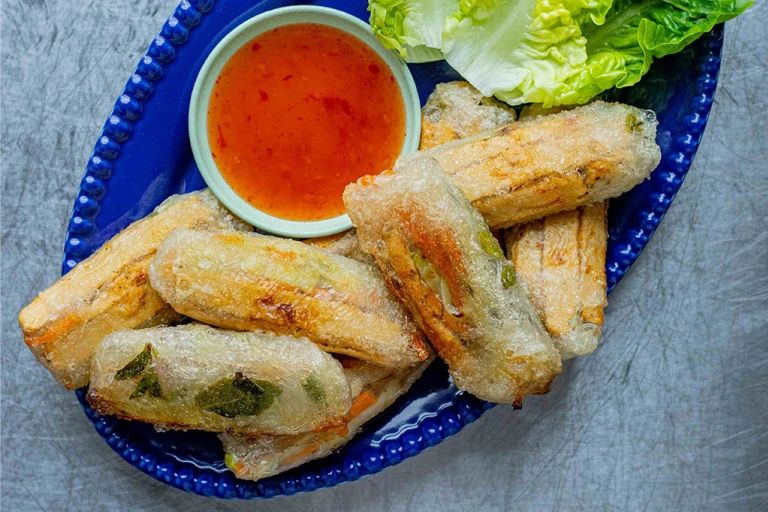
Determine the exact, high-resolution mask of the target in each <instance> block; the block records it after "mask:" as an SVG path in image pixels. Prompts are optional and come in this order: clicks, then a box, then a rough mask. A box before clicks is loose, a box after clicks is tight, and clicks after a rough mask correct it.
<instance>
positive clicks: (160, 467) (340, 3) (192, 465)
mask: <svg viewBox="0 0 768 512" xmlns="http://www.w3.org/2000/svg"><path fill="white" fill-rule="evenodd" d="M292 3H302V2H290V1H286V0H250V1H246V0H219V1H218V2H216V4H215V5H214V1H213V0H183V1H182V2H181V4H179V6H178V7H177V8H176V10H175V11H174V12H173V14H172V15H171V17H170V18H168V21H167V22H166V23H165V24H164V25H163V28H162V30H161V31H160V34H158V36H157V37H155V39H154V40H153V41H152V43H151V44H150V46H149V50H147V53H146V55H144V57H142V59H141V62H140V63H139V65H138V66H137V67H136V70H135V72H134V74H133V75H131V77H130V79H129V80H128V83H127V84H126V86H125V89H124V90H123V93H122V94H121V96H120V98H118V100H117V102H116V103H115V106H114V109H113V111H112V113H111V115H110V116H109V119H108V120H107V123H106V124H105V126H104V129H103V131H102V133H101V136H100V137H99V140H98V141H97V143H96V147H95V148H94V150H93V155H92V156H91V159H90V160H89V162H88V165H87V167H86V171H85V175H84V176H83V179H82V182H81V184H80V191H79V193H78V196H77V198H76V199H75V205H74V208H73V212H72V218H71V220H70V223H69V229H68V233H67V242H66V245H65V249H64V265H63V272H64V273H66V272H67V271H69V270H70V269H71V268H72V267H74V266H75V265H76V264H77V263H78V262H79V261H81V260H83V259H84V258H86V257H87V256H88V255H90V254H91V253H92V252H93V251H94V250H96V249H97V248H98V247H100V246H101V244H103V243H104V242H105V241H106V240H108V239H109V238H111V237H112V236H114V235H115V234H116V233H117V232H118V231H120V230H121V229H123V228H125V227H126V226H127V225H128V224H130V223H131V222H133V221H135V220H137V219H140V218H142V217H144V216H145V215H147V214H148V213H149V212H151V211H152V209H153V208H154V207H155V206H157V205H158V204H159V203H160V202H161V201H162V200H163V199H165V198H166V197H168V196H170V195H172V194H178V193H183V192H189V191H191V190H196V189H199V188H202V187H203V186H204V182H203V180H202V178H201V177H200V174H199V173H198V171H197V167H196V166H195V162H194V160H193V158H192V152H191V150H190V146H189V138H188V136H187V106H188V105H189V99H190V94H191V92H192V87H193V85H194V82H195V77H196V76H197V73H198V71H199V70H200V67H201V66H202V64H203V62H204V61H205V58H206V57H207V56H208V54H209V52H210V51H211V50H212V49H213V48H214V46H216V44H217V43H218V42H219V41H220V40H221V39H222V38H223V37H224V36H225V35H226V34H227V33H228V32H229V31H230V30H232V29H233V28H234V27H236V26H237V25H239V24H240V23H242V22H243V21H245V20H246V19H248V18H251V17H253V16H255V15H257V14H260V13H262V12H264V11H267V10H270V9H274V8H277V7H282V6H285V5H291V4H292ZM315 4H316V5H324V6H327V7H333V8H336V9H340V10H343V11H346V12H348V13H351V14H353V15H355V16H358V17H360V18H362V19H367V12H366V2H365V0H322V1H320V2H315ZM722 37H723V32H722V26H718V27H716V28H715V29H714V30H713V31H712V32H711V33H710V34H707V35H705V36H704V37H702V38H701V39H700V40H699V41H697V42H696V43H695V44H693V45H692V46H691V47H689V48H688V49H687V50H685V51H684V52H682V53H680V54H678V55H675V56H672V57H668V58H665V59H662V60H660V61H658V62H656V63H655V64H654V65H653V67H652V69H651V72H650V73H649V74H648V75H647V76H646V77H645V78H643V80H642V81H641V82H640V83H639V84H638V85H636V86H634V87H632V88H630V89H624V90H622V91H618V92H614V91H612V92H609V93H608V94H607V95H606V96H607V99H610V100H617V101H623V102H626V103H631V104H634V105H637V106H639V107H644V108H650V109H653V110H655V111H656V112H657V113H658V119H659V129H658V136H657V142H658V143H659V145H660V146H661V152H662V160H661V164H660V165H659V167H658V168H657V169H656V170H655V171H654V172H653V174H652V175H651V179H650V180H647V181H645V182H644V183H643V184H641V185H639V186H638V187H636V188H635V189H633V190H632V191H631V192H629V193H627V194H625V195H624V196H622V197H620V198H618V199H617V200H614V201H612V202H611V208H610V219H609V236H610V239H609V243H608V257H607V269H608V289H609V290H611V289H612V288H613V287H614V286H615V285H616V283H617V282H618V281H619V280H620V279H621V277H622V276H623V275H624V274H625V273H626V272H627V270H628V269H629V267H630V266H631V265H632V263H633V262H634V261H635V259H637V256H638V254H639V253H640V251H641V250H642V249H643V247H644V246H645V244H646V243H647V242H648V239H649V238H650V236H651V235H652V234H653V232H654V230H655V229H656V227H657V226H658V225H659V222H660V221H661V218H662V217H663V215H664V213H665V212H666V211H667V208H669V205H670V203H671V202H672V199H673V198H674V196H675V194H676V193H677V191H678V189H679V188H680V185H681V183H682V181H683V178H684V177H685V174H686V172H688V169H689V168H690V166H691V160H692V159H693V156H694V154H695V153H696V149H697V148H698V145H699V141H700V140H701V135H702V133H703V131H704V127H705V125H706V122H707V117H708V115H709V110H710V107H711V104H712V95H713V94H714V91H715V86H716V84H717V74H718V70H719V68H720V49H721V46H722ZM411 71H412V72H413V76H414V79H415V80H416V84H417V86H418V89H419V95H420V97H421V101H422V103H423V102H424V101H426V99H427V96H429V94H430V93H431V92H432V90H433V89H434V86H435V84H437V83H440V82H444V81H449V80H456V79H458V78H459V76H458V75H457V74H456V72H455V71H453V70H452V69H451V68H450V67H449V66H447V65H446V64H445V63H443V62H438V63H431V64H421V65H412V66H411ZM77 396H78V398H79V400H80V402H81V403H82V405H83V409H85V413H86V414H87V415H88V418H89V419H90V420H91V421H92V422H93V424H94V426H95V427H96V430H97V431H98V432H99V434H100V435H101V436H102V437H103V438H104V439H105V440H106V442H107V443H108V444H109V446H111V447H112V448H113V449H114V450H115V451H116V452H117V453H118V454H120V456H121V457H123V458H124V459H125V460H126V461H128V462H129V463H130V464H131V465H133V466H135V467H137V468H138V469H140V470H141V471H144V472H145V473H147V474H149V475H151V476H152V477H154V478H156V479H158V480H160V481H162V482H165V483H168V484H170V485H173V486H174V487H178V488H180V489H184V490H186V491H190V492H195V493H198V494H202V495H205V496H216V497H220V498H246V499H251V498H269V497H272V496H278V495H288V494H294V493H297V492H306V491H311V490H314V489H318V488H321V487H330V486H333V485H336V484H339V483H341V482H348V481H352V480H356V479H358V478H360V477H363V476H366V475H370V474H373V473H376V472H378V471H381V470H382V469H384V468H386V467H388V466H391V465H393V464H397V463H398V462H400V461H402V460H404V459H407V458H408V457H411V456H413V455H415V454H417V453H419V452H421V451H423V450H425V449H427V448H429V447H430V446H433V445H435V444H437V443H439V442H440V441H442V440H443V439H445V438H447V437H449V436H451V435H453V434H455V433H456V432H458V431H459V430H461V429H462V428H463V427H464V426H465V425H467V424H469V423H471V422H473V421H474V420H476V419H477V418H478V417H480V415H482V414H483V413H484V412H485V411H487V410H488V409H490V408H491V407H492V406H493V404H489V403H487V402H483V401H481V400H478V399H476V398H474V397H472V396H470V395H467V394H464V393H462V392H460V391H458V390H457V389H456V388H455V387H454V386H453V383H452V382H451V380H450V378H449V377H448V374H447V372H446V369H445V366H444V365H443V364H441V363H440V362H436V363H435V364H433V365H432V366H431V367H430V368H429V369H428V370H427V372H426V373H425V374H424V376H423V377H422V378H421V379H420V380H419V381H418V382H417V383H416V384H415V385H414V386H413V388H411V390H410V391H409V392H408V393H407V394H406V395H405V396H403V397H401V398H400V399H399V400H398V401H397V402H396V403H395V404H394V405H393V406H392V407H390V408H389V409H388V410H387V411H385V412H384V413H382V414H381V415H380V416H379V417H377V418H375V419H374V420H373V421H371V422H370V423H369V424H367V425H366V427H365V428H364V429H363V431H362V432H361V433H360V434H358V436H357V437H355V438H354V439H353V440H352V441H351V442H350V443H349V444H347V445H346V446H345V447H344V448H343V449H342V450H341V451H339V452H338V453H336V454H333V455H331V456H329V457H326V458H324V459H321V460H317V461H314V462H311V463H308V464H305V465H303V466H301V467H299V468H296V469H294V470H292V471H288V472H286V473H283V474H280V475H277V476H275V477H272V478H268V479H265V480H261V481H259V482H248V481H242V480H236V479H235V478H234V476H233V475H232V474H231V473H230V472H229V470H228V469H227V468H226V466H225V465H224V460H223V458H224V453H223V452H222V449H221V444H220V443H219V442H218V440H217V439H216V437H215V436H214V435H212V434H207V433H202V432H167V433H162V434H161V433H157V432H155V430H154V429H153V428H152V426H150V425H147V424H144V423H139V422H129V421H123V420H119V419H117V418H115V417H114V416H104V417H102V416H99V415H98V414H96V413H94V412H93V411H92V410H91V408H90V407H88V404H87V402H86V401H85V390H84V389H80V390H78V391H77Z"/></svg>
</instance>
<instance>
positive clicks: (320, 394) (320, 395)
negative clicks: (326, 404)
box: [301, 375, 325, 403]
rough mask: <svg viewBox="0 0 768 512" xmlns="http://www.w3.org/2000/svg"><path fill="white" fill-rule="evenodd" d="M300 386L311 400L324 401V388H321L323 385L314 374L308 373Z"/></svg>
mask: <svg viewBox="0 0 768 512" xmlns="http://www.w3.org/2000/svg"><path fill="white" fill-rule="evenodd" d="M301 387H302V388H304V391H306V392H307V394H308V395H309V398H311V399H312V401H313V402H315V403H320V402H323V401H325V390H324V389H323V385H322V384H320V381H319V380H317V379H316V378H315V377H314V376H312V375H310V376H309V377H308V378H307V381H306V382H305V383H304V384H302V386H301Z"/></svg>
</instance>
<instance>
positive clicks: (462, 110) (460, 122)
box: [419, 82, 515, 149]
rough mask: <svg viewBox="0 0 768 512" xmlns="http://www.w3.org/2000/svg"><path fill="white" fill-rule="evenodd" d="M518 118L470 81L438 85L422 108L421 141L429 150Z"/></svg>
mask: <svg viewBox="0 0 768 512" xmlns="http://www.w3.org/2000/svg"><path fill="white" fill-rule="evenodd" d="M514 120H515V111H514V110H513V109H512V108H510V107H509V106H508V105H506V104H504V103H502V102H500V101H499V100H497V99H495V98H489V97H487V96H483V93H481V92H480V91H478V90H477V89H475V88H474V87H472V86H471V85H470V84H469V82H447V83H443V84H437V86H436V87H435V90H434V91H432V94H430V95H429V98H428V99H427V103H426V104H425V105H424V107H422V109H421V144H420V146H419V149H429V148H433V147H435V146H439V145H441V144H445V143H446V142H451V141H454V140H457V139H464V138H466V137H471V136H473V135H477V134H478V133H481V132H484V131H486V130H489V129H491V128H495V127H496V126H500V125H504V124H509V123H512V122H514Z"/></svg>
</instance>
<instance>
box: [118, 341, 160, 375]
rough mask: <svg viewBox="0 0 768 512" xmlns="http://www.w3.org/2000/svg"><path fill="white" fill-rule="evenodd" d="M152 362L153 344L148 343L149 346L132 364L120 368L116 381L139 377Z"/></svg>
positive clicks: (132, 360)
mask: <svg viewBox="0 0 768 512" xmlns="http://www.w3.org/2000/svg"><path fill="white" fill-rule="evenodd" d="M151 361H152V344H151V343H147V345H146V346H145V347H144V350H142V351H141V352H140V353H139V355H137V356H136V357H134V358H133V359H131V362H129V363H128V364H127V365H125V366H123V367H122V368H120V369H119V370H118V371H117V373H115V379H117V380H126V379H133V378H134V377H138V376H139V375H141V374H142V372H144V369H145V368H146V367H147V365H148V364H149V363H150V362H151Z"/></svg>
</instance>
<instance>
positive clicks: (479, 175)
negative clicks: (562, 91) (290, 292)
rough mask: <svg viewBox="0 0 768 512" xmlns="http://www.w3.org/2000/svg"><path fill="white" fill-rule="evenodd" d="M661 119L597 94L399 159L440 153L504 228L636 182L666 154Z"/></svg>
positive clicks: (455, 177)
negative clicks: (562, 108)
mask: <svg viewBox="0 0 768 512" xmlns="http://www.w3.org/2000/svg"><path fill="white" fill-rule="evenodd" d="M656 125H657V122H656V115H655V114H654V113H653V112H651V111H649V110H640V109H637V108H635V107H631V106H628V105H622V104H619V103H604V102H601V101H597V102H594V103H591V104H589V105H586V106H583V107H578V108H575V109H573V110H570V111H567V112H561V113H558V114H553V115H549V116H539V117H533V118H529V119H523V120H521V121H518V122H515V123H512V124H507V125H504V126H500V127H498V128H495V129H492V130H490V131H488V132H485V133H483V134H480V135H478V136H475V137H470V138H467V139H462V140H458V141H455V142H449V143H448V144H444V145H442V146H438V147H436V148H433V149H430V150H427V151H419V152H417V153H412V154H410V155H406V156H404V157H401V158H400V160H399V163H398V165H407V163H408V162H410V161H413V160H418V159H434V160H437V162H438V163H439V164H440V165H441V167H442V168H443V170H444V171H445V172H446V173H447V174H448V175H449V176H451V177H452V178H453V180H454V182H455V183H456V185H457V186H458V187H459V189H460V190H461V191H462V192H464V194H465V195H466V196H467V197H468V198H469V199H470V201H471V202H472V204H473V205H474V206H475V208H477V210H478V211H479V212H480V213H481V214H482V215H483V217H484V218H485V220H486V221H487V222H488V225H489V226H490V227H491V228H492V229H500V228H506V227H509V226H513V225H515V224H522V223H525V222H528V221H531V220H535V219H537V218H541V217H544V216H546V215H551V214H554V213H558V212H561V211H568V210H573V209H575V208H578V207H579V206H582V205H585V204H590V203H595V202H599V201H604V200H605V199H608V198H611V197H615V196H618V195H620V194H622V193H624V192H626V191H627V190H629V189H631V188H632V187H634V186H635V185H637V184H638V183H640V182H641V181H643V180H644V179H646V178H647V177H648V176H649V175H650V173H651V171H652V170H653V169H654V168H656V165H657V164H658V163H659V160H660V159H661V152H660V150H659V147H658V145H656V142H655V138H656ZM395 170H397V166H396V167H395ZM358 230H359V228H358Z"/></svg>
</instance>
